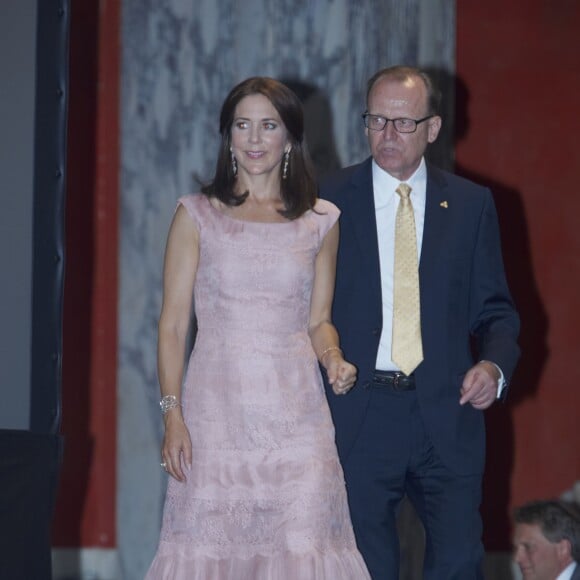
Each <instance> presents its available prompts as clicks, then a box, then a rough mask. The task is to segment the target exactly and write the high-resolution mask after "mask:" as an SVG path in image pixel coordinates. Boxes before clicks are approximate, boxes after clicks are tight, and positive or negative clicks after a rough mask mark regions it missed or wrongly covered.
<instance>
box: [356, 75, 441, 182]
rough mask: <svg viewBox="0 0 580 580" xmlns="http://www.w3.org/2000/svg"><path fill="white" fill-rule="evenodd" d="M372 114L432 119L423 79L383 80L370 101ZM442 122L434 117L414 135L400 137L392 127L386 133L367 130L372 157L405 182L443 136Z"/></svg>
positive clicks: (407, 134) (376, 87)
mask: <svg viewBox="0 0 580 580" xmlns="http://www.w3.org/2000/svg"><path fill="white" fill-rule="evenodd" d="M367 107H368V112H369V113H370V114H371V115H380V116H381V117H386V118H388V119H399V118H407V119H414V120H417V119H422V118H423V117H426V116H427V115H428V111H427V88H426V87H425V83H424V82H423V80H422V79H421V78H420V77H412V78H410V79H407V80H405V81H399V80H393V79H390V78H388V77H386V78H382V79H379V80H378V81H377V82H376V83H375V84H374V86H373V88H372V89H371V92H370V94H369V98H368V103H367ZM440 128H441V118H440V117H438V116H435V117H432V118H431V119H428V120H427V121H424V122H423V123H420V124H419V125H417V130H416V131H415V132H414V133H398V132H397V131H396V130H395V128H394V127H393V124H392V123H387V125H386V127H385V128H384V129H383V130H382V131H372V130H369V129H366V135H367V138H368V140H369V146H370V149H371V154H372V156H373V157H374V159H375V161H376V162H377V164H378V165H379V167H381V168H382V169H384V170H385V171H386V172H387V173H389V174H390V175H392V176H393V177H395V178H396V179H399V180H400V181H405V180H406V179H408V178H409V177H411V175H412V174H413V172H414V171H415V169H417V167H419V163H420V162H421V157H422V156H423V153H424V152H425V149H426V148H427V144H428V143H432V142H433V141H435V139H436V138H437V135H438V134H439V129H440Z"/></svg>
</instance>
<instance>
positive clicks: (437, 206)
mask: <svg viewBox="0 0 580 580" xmlns="http://www.w3.org/2000/svg"><path fill="white" fill-rule="evenodd" d="M446 188H447V184H446V181H445V178H444V176H443V174H442V173H440V172H439V171H437V170H436V169H435V168H433V167H431V166H429V165H427V192H426V200H425V223H424V225H423V242H422V245H421V261H420V263H419V285H420V288H421V294H422V295H423V294H424V293H425V292H426V289H427V288H429V287H430V285H431V278H432V276H436V275H437V267H436V264H437V260H436V258H437V255H438V254H439V253H440V251H441V246H442V241H443V240H444V239H445V235H444V233H445V229H446V228H447V225H448V218H449V214H448V213H447V203H448V200H447V199H446V198H445V190H446Z"/></svg>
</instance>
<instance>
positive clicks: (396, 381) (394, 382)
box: [393, 371, 402, 391]
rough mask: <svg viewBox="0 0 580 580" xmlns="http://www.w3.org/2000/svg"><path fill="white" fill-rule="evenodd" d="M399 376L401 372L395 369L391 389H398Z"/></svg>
mask: <svg viewBox="0 0 580 580" xmlns="http://www.w3.org/2000/svg"><path fill="white" fill-rule="evenodd" d="M401 376H402V374H401V373H399V372H396V371H395V374H394V375H393V389H395V391H398V390H399V379H400V378H401Z"/></svg>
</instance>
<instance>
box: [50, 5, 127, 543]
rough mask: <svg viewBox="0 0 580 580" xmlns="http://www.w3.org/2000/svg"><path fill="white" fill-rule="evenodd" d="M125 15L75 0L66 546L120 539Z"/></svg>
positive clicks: (58, 536) (59, 539) (62, 497)
mask: <svg viewBox="0 0 580 580" xmlns="http://www.w3.org/2000/svg"><path fill="white" fill-rule="evenodd" d="M119 22H120V0H100V1H99V0H84V1H83V2H72V3H71V28H70V74H69V82H70V99H69V120H68V163H67V202H66V277H65V292H64V332H63V335H64V336H63V350H64V355H63V392H62V399H63V424H62V432H63V434H64V438H65V447H64V464H63V468H62V474H61V481H60V486H59V498H58V503H57V508H56V514H55V525H54V532H53V544H54V545H55V546H63V547H78V546H90V547H101V548H105V547H114V546H115V545H116V525H115V519H116V518H115V507H116V506H115V504H116V493H117V486H116V459H117V454H116V448H117V442H116V432H117V430H116V427H117V387H116V379H117V294H118V275H117V267H118V258H117V254H118V207H117V206H118V189H119V186H118V179H119V178H118V174H119V121H118V109H119V104H118V103H119V59H120V46H119ZM105 23H106V25H105Z"/></svg>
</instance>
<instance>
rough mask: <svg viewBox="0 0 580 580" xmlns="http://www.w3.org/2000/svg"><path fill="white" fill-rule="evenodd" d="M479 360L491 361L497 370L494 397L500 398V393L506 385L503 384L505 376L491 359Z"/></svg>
mask: <svg viewBox="0 0 580 580" xmlns="http://www.w3.org/2000/svg"><path fill="white" fill-rule="evenodd" d="M479 362H488V363H491V364H492V365H493V366H494V367H495V368H496V369H497V370H498V371H499V379H498V380H497V394H496V399H501V395H502V393H503V390H504V388H505V386H506V384H505V382H506V381H505V376H504V374H503V371H502V370H501V369H500V368H499V367H498V366H497V365H496V364H495V363H494V362H492V361H490V360H480V361H479Z"/></svg>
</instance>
